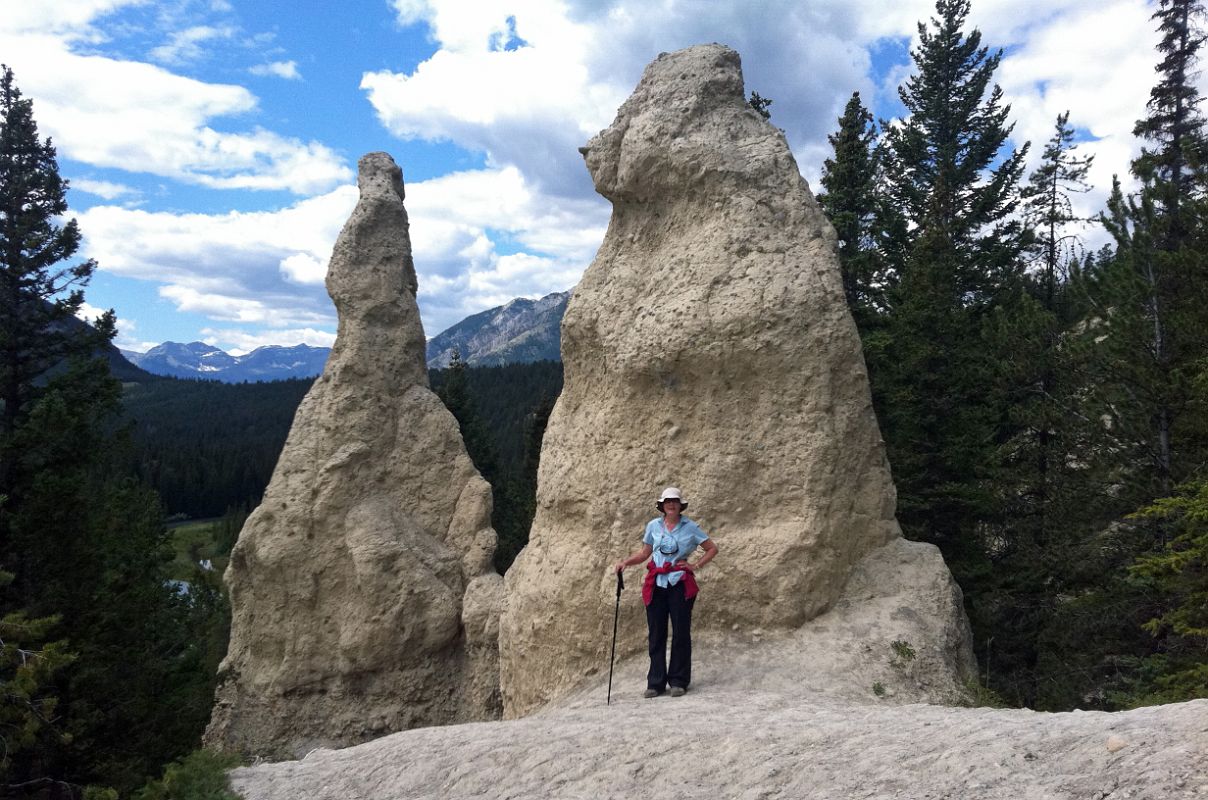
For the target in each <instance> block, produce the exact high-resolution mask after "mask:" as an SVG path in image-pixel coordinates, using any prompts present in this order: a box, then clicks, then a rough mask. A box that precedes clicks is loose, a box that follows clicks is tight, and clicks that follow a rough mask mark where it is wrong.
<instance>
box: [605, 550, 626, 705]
mask: <svg viewBox="0 0 1208 800" xmlns="http://www.w3.org/2000/svg"><path fill="white" fill-rule="evenodd" d="M624 588H625V579H624V578H622V577H621V570H617V610H616V611H615V612H613V615H612V655H610V656H609V657H608V699H607V700H605V701H604V705H609V704H610V703H612V663H613V661H615V660H616V657H617V620H619V619H620V618H621V590H622V589H624Z"/></svg>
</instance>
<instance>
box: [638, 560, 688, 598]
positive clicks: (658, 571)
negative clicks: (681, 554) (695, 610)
mask: <svg viewBox="0 0 1208 800" xmlns="http://www.w3.org/2000/svg"><path fill="white" fill-rule="evenodd" d="M672 572H682V573H684V577H683V578H681V580H682V581H683V582H684V599H685V600H691V599H692V598H693V597H696V593H697V592H698V591H700V587H698V586H697V585H696V577H695V576H693V574H692V567H690V566H688V565H687V564H681V565H680V566H678V567H677V566H676V565H675V564H664V565H663V566H661V567H656V566H655V565H654V562H653V561H647V562H646V580H644V581H642V602H643V603H645V604H646V605H650V600H651V598H653V597H654V582H655V580H656V579H657V578H658V576H659V575H667V574H669V573H672Z"/></svg>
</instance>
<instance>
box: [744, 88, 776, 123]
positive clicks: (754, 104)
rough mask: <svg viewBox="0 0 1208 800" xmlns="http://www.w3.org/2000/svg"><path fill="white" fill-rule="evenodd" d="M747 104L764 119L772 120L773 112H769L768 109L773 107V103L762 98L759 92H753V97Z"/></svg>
mask: <svg viewBox="0 0 1208 800" xmlns="http://www.w3.org/2000/svg"><path fill="white" fill-rule="evenodd" d="M747 104H748V105H749V106H751V108H753V109H755V112H756V113H757V114H759V116H761V117H763V118H764V119H771V118H772V112H771V111H768V107H769V106H770V105H772V101H771V100H770V99H769V98H767V97H761V96H760V95H759V92H751V97H750V98H749V99H748V100H747Z"/></svg>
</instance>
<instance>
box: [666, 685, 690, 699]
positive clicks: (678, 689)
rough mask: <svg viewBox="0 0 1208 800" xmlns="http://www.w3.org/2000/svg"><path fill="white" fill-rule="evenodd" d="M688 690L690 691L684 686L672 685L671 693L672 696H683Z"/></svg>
mask: <svg viewBox="0 0 1208 800" xmlns="http://www.w3.org/2000/svg"><path fill="white" fill-rule="evenodd" d="M686 691H688V690H687V689H685V688H684V687H683V686H672V687H671V692H670V694H671V696H672V697H683V696H684V692H686Z"/></svg>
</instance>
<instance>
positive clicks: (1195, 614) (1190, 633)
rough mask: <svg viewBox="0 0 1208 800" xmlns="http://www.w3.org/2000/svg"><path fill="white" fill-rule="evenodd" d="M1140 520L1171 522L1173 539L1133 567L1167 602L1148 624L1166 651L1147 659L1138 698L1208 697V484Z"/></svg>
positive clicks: (1191, 487)
mask: <svg viewBox="0 0 1208 800" xmlns="http://www.w3.org/2000/svg"><path fill="white" fill-rule="evenodd" d="M1138 516H1139V517H1141V518H1150V519H1155V518H1156V519H1161V520H1164V521H1166V522H1168V523H1169V525H1170V531H1171V534H1172V536H1171V539H1170V541H1168V542H1167V543H1166V544H1165V546H1163V547H1162V548H1161V549H1159V550H1156V551H1153V552H1149V553H1146V554H1144V555H1142V556H1140V557H1139V558H1138V559H1137V560H1136V562H1135V563H1134V564H1133V565H1132V566H1131V567H1130V572H1131V573H1132V574H1133V575H1136V576H1138V577H1140V578H1143V579H1146V580H1147V581H1149V582H1150V584H1151V586H1152V589H1153V591H1154V592H1155V593H1156V594H1157V595H1158V596H1159V597H1160V598H1161V604H1160V605H1159V606H1158V608H1157V613H1156V614H1155V615H1154V616H1153V617H1152V618H1151V619H1149V620H1148V621H1146V622H1145V624H1144V626H1143V627H1144V628H1145V630H1146V631H1148V632H1149V633H1150V634H1151V635H1152V636H1153V637H1154V638H1155V639H1157V640H1159V641H1160V642H1161V649H1160V651H1159V652H1157V653H1155V654H1153V655H1151V656H1149V657H1148V658H1147V659H1145V660H1144V661H1143V663H1142V667H1143V671H1142V676H1143V677H1142V678H1141V679H1140V680H1138V681H1137V684H1136V685H1134V687H1133V693H1134V695H1135V694H1139V695H1140V697H1139V698H1138V697H1133V698H1132V699H1133V700H1140V701H1141V702H1142V703H1148V702H1176V701H1180V700H1190V699H1193V698H1198V697H1208V480H1200V481H1197V482H1194V483H1190V484H1187V485H1185V486H1183V487H1182V488H1181V490H1180V491H1179V492H1178V493H1176V494H1175V495H1173V496H1171V497H1164V498H1160V499H1158V500H1157V501H1156V502H1154V503H1153V504H1152V505H1150V506H1148V507H1147V508H1145V509H1143V510H1142V511H1141V512H1139V514H1138ZM1138 690H1139V691H1138ZM1139 704H1140V703H1139Z"/></svg>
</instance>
